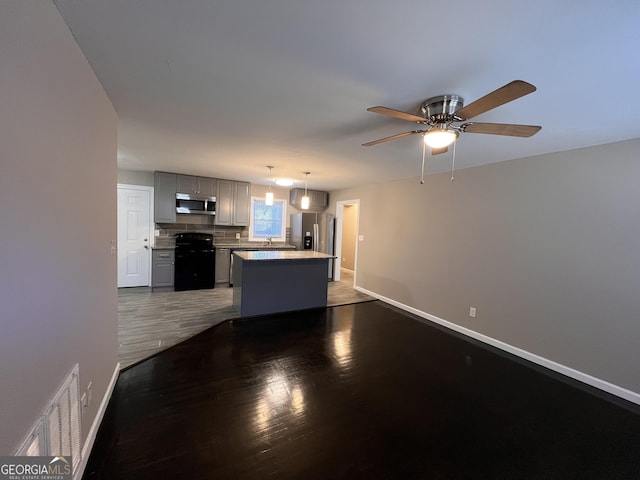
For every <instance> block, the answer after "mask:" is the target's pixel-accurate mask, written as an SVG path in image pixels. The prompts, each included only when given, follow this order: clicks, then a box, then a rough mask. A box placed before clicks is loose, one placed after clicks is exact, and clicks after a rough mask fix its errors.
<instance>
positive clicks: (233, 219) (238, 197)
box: [215, 180, 251, 227]
mask: <svg viewBox="0 0 640 480" xmlns="http://www.w3.org/2000/svg"><path fill="white" fill-rule="evenodd" d="M250 205H251V184H249V183H247V182H234V181H231V180H218V197H217V200H216V220H215V223H216V225H233V226H239V227H246V226H248V225H249V207H250Z"/></svg>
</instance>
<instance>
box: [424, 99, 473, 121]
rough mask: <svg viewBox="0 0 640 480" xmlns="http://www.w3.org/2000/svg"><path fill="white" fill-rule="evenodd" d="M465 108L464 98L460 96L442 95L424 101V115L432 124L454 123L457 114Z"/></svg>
mask: <svg viewBox="0 0 640 480" xmlns="http://www.w3.org/2000/svg"><path fill="white" fill-rule="evenodd" d="M462 107H463V100H462V97H459V96H458V95H440V96H438V97H431V98H429V99H427V100H425V101H424V103H423V104H422V107H420V109H421V110H422V113H423V114H424V116H425V118H426V119H427V120H431V121H432V122H438V123H440V122H452V121H454V116H455V113H456V112H457V111H458V110H460V109H461V108H462Z"/></svg>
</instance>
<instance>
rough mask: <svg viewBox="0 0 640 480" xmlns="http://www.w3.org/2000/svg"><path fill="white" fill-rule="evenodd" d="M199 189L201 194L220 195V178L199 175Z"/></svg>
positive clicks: (208, 195)
mask: <svg viewBox="0 0 640 480" xmlns="http://www.w3.org/2000/svg"><path fill="white" fill-rule="evenodd" d="M198 191H199V192H200V195H204V196H206V197H215V196H217V195H218V180H217V179H215V178H209V177H198Z"/></svg>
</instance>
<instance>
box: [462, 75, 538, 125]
mask: <svg viewBox="0 0 640 480" xmlns="http://www.w3.org/2000/svg"><path fill="white" fill-rule="evenodd" d="M535 91H536V87H534V86H533V85H531V84H530V83H527V82H525V81H523V80H514V81H513V82H510V83H507V84H506V85H505V86H503V87H500V88H498V89H497V90H494V91H493V92H491V93H488V94H486V95H485V96H484V97H482V98H479V99H478V100H476V101H475V102H471V103H470V104H469V105H465V106H464V107H462V108H461V109H460V110H458V111H457V112H456V117H459V118H461V119H462V120H467V119H469V118H473V117H475V116H476V115H480V114H481V113H484V112H487V111H489V110H492V109H494V108H496V107H499V106H500V105H504V104H505V103H509V102H511V101H512V100H515V99H516V98H520V97H524V96H525V95H528V94H530V93H533V92H535Z"/></svg>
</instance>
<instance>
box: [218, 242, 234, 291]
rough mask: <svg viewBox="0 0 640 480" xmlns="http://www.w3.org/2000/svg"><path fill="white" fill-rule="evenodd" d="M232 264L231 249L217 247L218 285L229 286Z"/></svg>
mask: <svg viewBox="0 0 640 480" xmlns="http://www.w3.org/2000/svg"><path fill="white" fill-rule="evenodd" d="M230 264H231V249H230V248H216V276H215V278H216V285H218V284H220V286H223V285H224V286H227V287H228V286H229V270H230V269H229V267H230Z"/></svg>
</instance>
